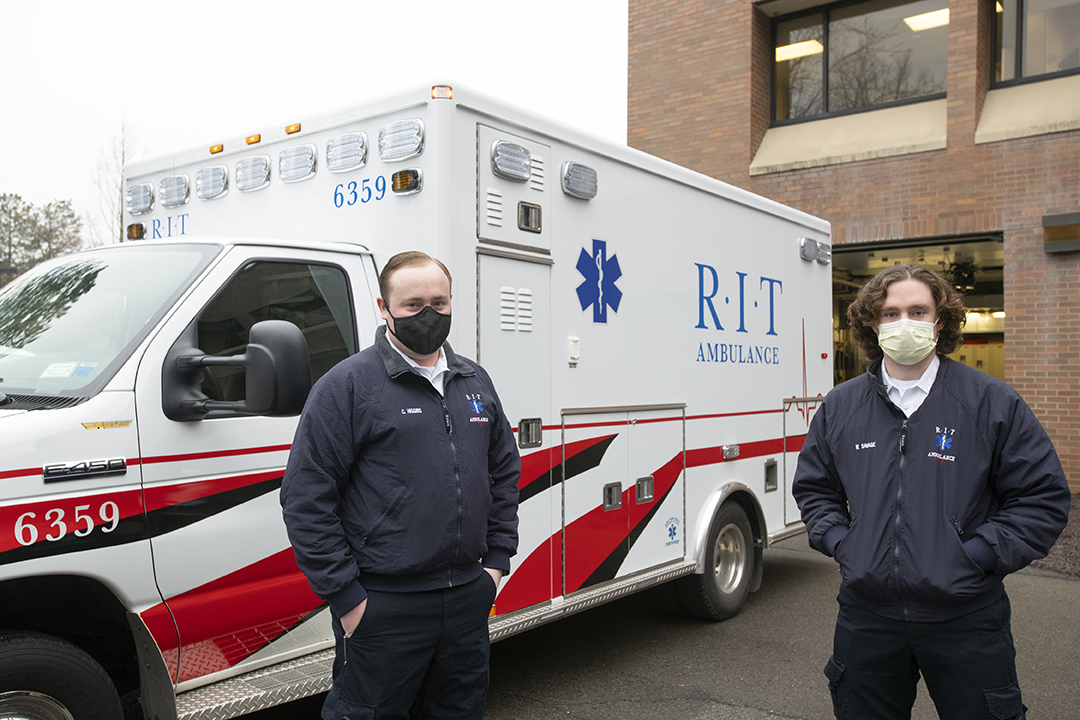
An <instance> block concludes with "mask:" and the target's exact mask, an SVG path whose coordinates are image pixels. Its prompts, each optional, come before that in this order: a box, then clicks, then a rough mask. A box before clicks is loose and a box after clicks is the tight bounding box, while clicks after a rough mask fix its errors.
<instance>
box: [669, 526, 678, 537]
mask: <svg viewBox="0 0 1080 720" xmlns="http://www.w3.org/2000/svg"><path fill="white" fill-rule="evenodd" d="M678 532H679V531H678V528H676V527H675V526H674V525H672V526H671V527H669V528H668V531H667V536H668V539H669V540H674V539H675V534H676V533H678Z"/></svg>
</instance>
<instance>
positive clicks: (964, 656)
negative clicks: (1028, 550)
mask: <svg viewBox="0 0 1080 720" xmlns="http://www.w3.org/2000/svg"><path fill="white" fill-rule="evenodd" d="M838 601H839V603H840V613H839V615H838V616H837V618H836V634H835V636H834V639H833V656H832V657H831V658H830V659H829V663H828V665H826V667H825V675H826V677H828V679H829V690H830V691H831V692H832V696H833V710H834V712H835V714H836V717H837V718H839V719H840V720H854V719H855V718H858V720H871V719H874V720H876V719H880V720H901V719H903V720H908V719H909V718H910V717H911V707H912V705H914V703H915V692H916V685H917V683H918V682H919V675H920V672H921V674H922V676H923V679H924V680H925V681H926V688H927V690H929V691H930V697H931V698H932V699H933V701H934V705H935V707H937V711H938V716H939V717H940V718H942V720H986V719H987V718H990V719H999V720H1023V718H1024V717H1025V714H1024V713H1025V712H1026V711H1027V708H1026V707H1024V704H1023V703H1022V702H1021V700H1020V686H1019V685H1018V684H1017V681H1016V651H1015V650H1014V649H1013V639H1012V630H1011V628H1010V617H1011V610H1010V607H1009V598H1008V596H1006V595H1005V593H1004V592H1003V593H1002V595H1001V598H999V599H998V600H997V601H996V602H994V603H993V604H992V605H990V606H989V607H987V608H983V609H982V610H977V611H976V612H973V613H970V614H968V615H963V616H961V617H958V618H956V619H954V620H948V621H946V622H933V623H909V622H902V621H897V620H889V619H887V618H883V617H881V616H880V615H877V614H875V613H873V612H871V611H870V610H867V609H866V608H864V607H862V606H861V605H859V604H858V603H856V602H853V601H851V600H850V599H848V598H845V597H844V596H843V595H842V594H841V596H840V598H838Z"/></svg>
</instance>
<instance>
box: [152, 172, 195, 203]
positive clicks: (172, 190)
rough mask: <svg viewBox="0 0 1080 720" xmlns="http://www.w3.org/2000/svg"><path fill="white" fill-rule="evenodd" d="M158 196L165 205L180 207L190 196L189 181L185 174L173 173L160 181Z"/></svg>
mask: <svg viewBox="0 0 1080 720" xmlns="http://www.w3.org/2000/svg"><path fill="white" fill-rule="evenodd" d="M159 188H160V192H159V194H158V197H159V198H160V199H161V204H162V205H164V206H165V207H169V208H173V207H180V206H181V205H183V204H184V203H186V202H187V201H188V200H189V199H190V198H191V182H190V180H189V179H188V176H187V175H173V176H172V177H167V178H165V179H164V180H162V181H161V185H160V186H159Z"/></svg>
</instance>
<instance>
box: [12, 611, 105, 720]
mask: <svg viewBox="0 0 1080 720" xmlns="http://www.w3.org/2000/svg"><path fill="white" fill-rule="evenodd" d="M123 717H124V713H123V710H122V708H121V705H120V697H119V696H118V695H117V694H116V688H115V687H114V686H113V683H112V680H111V679H110V678H109V676H108V674H107V673H106V672H105V670H103V669H102V667H101V666H100V665H98V664H97V662H95V661H94V659H93V658H92V657H90V656H89V655H87V654H86V653H85V652H83V651H82V650H80V649H79V648H77V647H76V646H74V645H72V644H71V643H69V642H66V641H64V640H59V639H57V638H54V637H51V636H49V635H41V634H39V633H31V632H0V718H5V719H6V718H16V719H17V720H122V718H123Z"/></svg>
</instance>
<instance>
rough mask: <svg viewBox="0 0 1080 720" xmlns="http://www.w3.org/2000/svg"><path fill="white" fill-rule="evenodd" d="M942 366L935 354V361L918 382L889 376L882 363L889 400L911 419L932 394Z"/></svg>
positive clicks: (932, 361) (882, 373)
mask: <svg viewBox="0 0 1080 720" xmlns="http://www.w3.org/2000/svg"><path fill="white" fill-rule="evenodd" d="M940 366H941V360H939V359H938V356H937V353H936V352H935V353H934V359H933V360H931V361H930V364H929V365H928V366H927V367H926V370H924V371H923V374H922V376H921V377H920V378H919V379H918V380H897V379H895V378H893V377H890V376H889V373H888V371H887V370H886V369H885V363H881V375H882V377H884V378H885V387H886V388H888V391H889V400H891V401H892V403H893V405H895V406H896V407H898V408H900V409H901V410H902V411H903V412H904V415H906V416H907V417H911V415H912V414H913V413H914V412H915V411H916V410H918V409H919V407H920V406H921V405H922V404H923V400H925V399H926V396H927V395H929V394H930V388H932V387H933V386H934V378H936V377H937V372H938V367H940Z"/></svg>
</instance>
